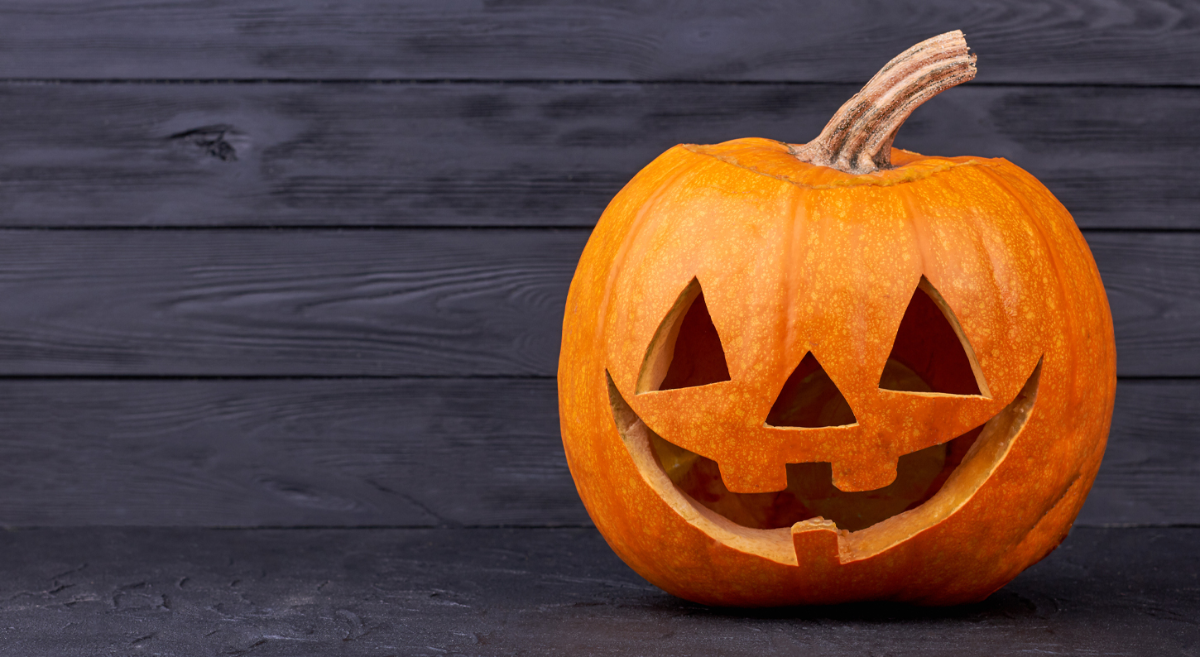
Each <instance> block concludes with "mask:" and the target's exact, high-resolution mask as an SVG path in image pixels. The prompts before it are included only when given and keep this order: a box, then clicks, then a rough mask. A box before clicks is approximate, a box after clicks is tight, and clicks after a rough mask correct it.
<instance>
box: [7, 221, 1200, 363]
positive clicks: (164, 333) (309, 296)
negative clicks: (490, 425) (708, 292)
mask: <svg viewBox="0 0 1200 657" xmlns="http://www.w3.org/2000/svg"><path fill="white" fill-rule="evenodd" d="M587 237H588V232H587V231H586V230H449V229H446V230H365V231H346V232H338V231H325V230H322V231H309V230H289V231H270V230H201V231H190V230H175V231H88V230H61V231H60V230H56V231H40V230H10V231H0V300H2V303H0V376H3V375H15V374H23V375H24V374H28V375H55V374H123V375H183V376H192V375H256V376H264V375H388V376H407V375H538V376H553V375H554V373H555V372H556V370H557V359H558V341H559V336H560V332H561V326H562V312H563V304H564V302H565V299H566V293H567V287H568V284H569V283H570V280H571V275H572V273H573V271H574V268H575V264H576V262H577V260H578V258H579V254H580V253H581V251H582V250H583V246H584V243H585V241H586V240H587ZM1088 239H1089V241H1090V243H1091V245H1092V249H1093V252H1094V253H1095V255H1096V260H1097V262H1098V263H1099V266H1100V271H1101V273H1102V274H1103V276H1104V278H1105V281H1106V284H1107V286H1108V289H1109V291H1110V293H1109V294H1110V297H1109V298H1110V302H1111V304H1112V307H1113V315H1114V318H1115V323H1116V330H1117V348H1118V353H1119V357H1118V361H1119V362H1118V366H1119V372H1120V373H1121V374H1123V375H1125V376H1198V375H1200V333H1197V332H1196V330H1195V327H1196V326H1197V322H1198V321H1200V257H1197V254H1198V253H1200V233H1105V232H1100V233H1090V234H1089V235H1088Z"/></svg>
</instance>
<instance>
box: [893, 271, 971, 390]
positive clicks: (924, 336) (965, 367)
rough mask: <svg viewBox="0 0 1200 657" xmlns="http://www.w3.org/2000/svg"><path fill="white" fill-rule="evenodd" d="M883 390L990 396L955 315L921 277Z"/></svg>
mask: <svg viewBox="0 0 1200 657" xmlns="http://www.w3.org/2000/svg"><path fill="white" fill-rule="evenodd" d="M879 387H880V388H883V389H885V390H899V391H906V392H940V393H944V394H949V395H979V394H983V395H987V383H986V382H985V381H984V379H983V374H982V373H981V372H980V371H979V366H978V364H976V362H975V353H974V351H973V350H972V349H971V344H970V343H969V342H968V341H967V338H966V336H965V335H963V333H962V328H961V327H960V326H959V323H958V318H956V317H955V316H954V311H952V310H951V309H950V307H949V306H947V305H946V301H945V300H944V299H942V295H941V294H939V293H938V291H937V290H935V289H934V288H933V285H932V284H930V283H929V281H928V280H927V279H926V278H925V277H924V276H922V277H921V282H920V284H919V285H918V286H917V289H916V290H915V291H914V292H913V296H912V300H911V301H909V302H908V310H906V311H905V312H904V319H902V320H900V330H899V331H897V332H896V340H895V342H894V343H893V344H892V353H891V354H890V355H889V356H888V360H887V364H886V365H885V366H884V368H883V376H882V377H881V378H880V380H879Z"/></svg>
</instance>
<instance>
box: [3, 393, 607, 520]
mask: <svg viewBox="0 0 1200 657" xmlns="http://www.w3.org/2000/svg"><path fill="white" fill-rule="evenodd" d="M587 522H588V519H587V514H586V512H585V511H584V510H583V507H582V505H581V504H580V502H579V498H578V496H577V495H576V493H575V488H574V485H573V484H572V483H571V477H570V474H569V473H568V472H567V467H566V460H565V457H564V456H563V449H562V442H561V439H560V438H559V431H558V410H557V397H556V395H555V392H554V382H553V381H552V380H545V379H534V380H521V379H517V380H505V379H483V380H481V379H474V380H382V381H381V380H375V381H372V380H319V381H312V380H307V381H305V380H282V381H280V380H265V381H262V380H259V381H238V380H233V381H228V380H216V381H214V380H208V381H178V380H174V381H53V380H50V381H45V380H43V381H11V380H10V381H3V382H0V525H7V526H42V525H68V526H69V525H97V524H99V525H113V524H116V525H125V524H130V525H208V526H231V525H241V526H297V525H298V526H313V525H333V526H373V525H388V526H427V527H431V526H439V525H451V526H453V525H486V526H503V525H536V526H553V525H561V524H564V523H565V524H576V525H578V524H586V523H587Z"/></svg>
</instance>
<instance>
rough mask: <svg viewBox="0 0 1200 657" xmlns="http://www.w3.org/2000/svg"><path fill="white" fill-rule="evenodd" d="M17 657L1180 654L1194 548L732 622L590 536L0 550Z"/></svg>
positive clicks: (214, 535) (1196, 561)
mask: <svg viewBox="0 0 1200 657" xmlns="http://www.w3.org/2000/svg"><path fill="white" fill-rule="evenodd" d="M0 550H3V553H4V555H5V558H4V559H3V560H0V614H3V616H4V619H5V625H6V627H5V629H4V630H3V634H4V641H5V648H6V650H7V651H10V652H12V653H13V654H20V655H25V656H29V657H36V656H38V655H47V656H50V655H53V656H55V657H58V656H59V655H64V654H72V655H84V654H89V655H90V654H97V655H101V654H103V655H107V654H119V655H125V654H154V655H163V656H175V655H180V656H183V655H188V656H190V655H213V654H228V655H241V654H252V655H288V656H289V657H290V656H295V655H330V654H339V655H437V654H447V653H449V654H455V655H514V654H520V655H593V654H604V655H668V654H670V655H713V654H719V655H748V656H753V657H762V656H764V655H788V656H791V655H797V654H821V655H846V656H854V657H858V656H860V655H875V654H885V655H922V656H925V655H947V656H958V655H997V656H1001V655H1028V654H1031V653H1033V654H1046V653H1049V654H1072V655H1096V654H1102V655H1186V654H1192V652H1193V651H1194V650H1195V648H1196V646H1197V644H1198V643H1200V628H1197V625H1196V620H1195V619H1196V617H1197V615H1198V614H1200V575H1198V573H1200V556H1198V555H1200V530H1197V529H1184V528H1172V529H1090V530H1089V529H1077V530H1075V531H1074V532H1072V534H1071V536H1070V537H1069V538H1068V539H1067V540H1066V542H1065V543H1064V544H1063V545H1062V547H1060V548H1059V549H1058V550H1057V551H1055V552H1054V553H1052V554H1051V555H1050V556H1049V557H1048V558H1047V559H1046V560H1045V561H1043V562H1042V563H1039V564H1037V565H1035V566H1033V567H1032V568H1031V569H1029V570H1028V571H1026V572H1025V573H1023V574H1022V575H1020V576H1019V577H1017V579H1016V580H1015V581H1013V582H1012V583H1011V584H1009V585H1008V586H1007V587H1005V588H1004V589H1001V590H1000V591H999V592H997V593H995V594H993V595H992V596H991V597H990V598H989V599H988V600H986V601H985V602H983V603H979V604H974V605H967V606H962V607H952V608H941V609H939V608H925V609H923V608H919V607H909V606H901V605H896V604H879V603H877V604H858V605H848V606H841V607H825V608H821V607H816V608H799V609H797V608H792V609H777V610H760V611H753V610H749V611H747V610H726V609H714V608H709V607H702V606H699V605H695V604H691V603H688V602H685V601H683V600H680V599H677V598H673V597H671V596H669V595H667V594H666V593H663V592H661V591H659V590H658V589H655V588H654V587H652V586H650V585H649V584H647V583H645V582H644V581H643V580H641V579H640V578H639V577H638V576H637V575H635V574H634V573H633V572H632V571H630V570H629V569H628V568H627V567H625V565H624V564H622V563H621V562H620V561H619V560H618V559H617V558H616V556H614V555H613V554H612V552H611V551H610V550H609V549H608V546H607V545H605V543H604V541H603V540H602V539H601V538H600V537H599V536H598V535H597V534H596V533H595V530H592V529H558V530H553V529H549V530H547V529H542V530H367V531H346V530H341V531H339V530H307V531H305V530H282V531H278V530H277V531H238V530H225V531H221V530H202V529H185V530H178V529H177V530H163V529H113V528H108V529H101V528H93V529H85V528H75V529H70V530H51V529H42V530H31V531H17V532H7V533H4V534H3V535H0Z"/></svg>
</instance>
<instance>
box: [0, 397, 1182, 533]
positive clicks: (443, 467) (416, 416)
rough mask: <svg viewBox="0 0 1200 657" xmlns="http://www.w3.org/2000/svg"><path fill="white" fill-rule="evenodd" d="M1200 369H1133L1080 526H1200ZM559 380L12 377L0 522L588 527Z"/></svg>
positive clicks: (3, 404) (0, 444) (1, 456)
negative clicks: (1135, 375)
mask: <svg viewBox="0 0 1200 657" xmlns="http://www.w3.org/2000/svg"><path fill="white" fill-rule="evenodd" d="M1198 400H1200V381H1179V382H1149V381H1122V382H1121V384H1120V386H1119V387H1118V395H1117V406H1116V411H1115V414H1114V424H1113V429H1112V434H1111V437H1110V442H1109V447H1108V451H1107V454H1106V455H1105V460H1104V464H1103V467H1102V469H1101V472H1100V476H1099V478H1098V479H1097V481H1096V484H1095V486H1094V487H1093V490H1092V493H1091V496H1090V497H1089V499H1088V503H1087V505H1086V506H1085V507H1084V510H1083V513H1082V514H1081V515H1080V518H1079V521H1078V522H1079V524H1080V525H1088V526H1095V525H1111V524H1142V525H1146V524H1160V525H1161V524H1200V401H1198ZM588 523H589V520H588V517H587V514H586V512H585V511H584V509H583V506H582V505H581V504H580V502H579V498H578V497H577V495H576V493H575V487H574V485H573V484H572V482H571V477H570V474H569V473H568V471H567V466H566V461H565V458H564V456H563V450H562V443H561V440H560V438H559V427H558V408H557V396H556V394H555V385H554V381H553V380H549V379H534V380H528V379H525V380H522V379H516V380H514V379H459V380H454V379H435V380H416V381H414V380H255V381H246V380H205V381H178V380H169V381H55V380H35V381H21V380H17V381H14V380H8V381H0V525H5V526H10V527H11V526H18V527H22V526H23V527H31V526H47V525H55V526H72V525H202V526H230V525H236V526H251V527H254V526H274V527H280V526H459V525H464V526H492V527H494V526H502V525H520V526H534V527H536V526H553V525H564V524H565V525H586V524H588Z"/></svg>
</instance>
